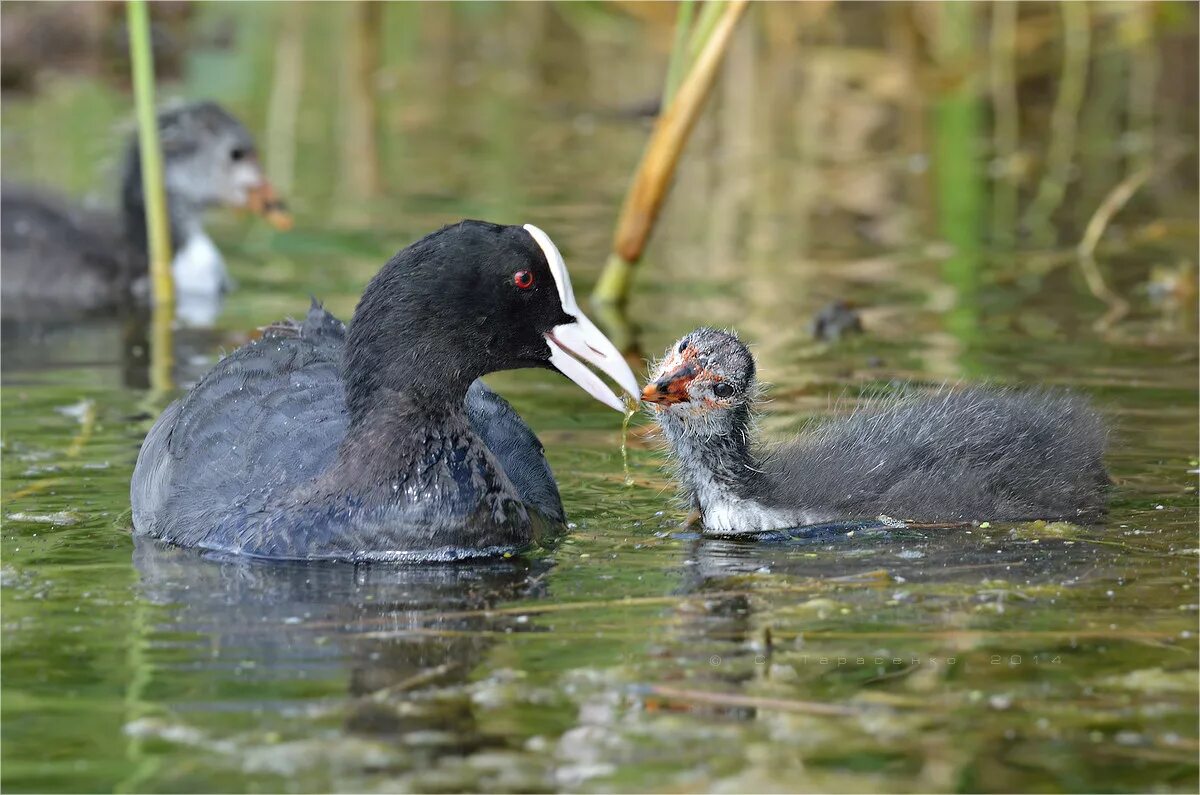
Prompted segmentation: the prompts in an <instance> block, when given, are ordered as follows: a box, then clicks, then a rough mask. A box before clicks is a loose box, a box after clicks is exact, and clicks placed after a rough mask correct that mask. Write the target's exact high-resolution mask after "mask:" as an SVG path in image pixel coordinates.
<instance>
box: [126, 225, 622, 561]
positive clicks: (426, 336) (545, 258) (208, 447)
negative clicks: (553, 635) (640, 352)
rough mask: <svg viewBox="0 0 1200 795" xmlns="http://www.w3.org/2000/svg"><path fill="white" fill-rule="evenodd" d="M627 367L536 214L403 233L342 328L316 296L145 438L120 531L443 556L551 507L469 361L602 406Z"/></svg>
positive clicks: (527, 449) (226, 544)
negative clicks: (561, 386) (404, 243)
mask: <svg viewBox="0 0 1200 795" xmlns="http://www.w3.org/2000/svg"><path fill="white" fill-rule="evenodd" d="M584 363H588V364H592V365H594V366H596V367H597V368H599V369H600V370H601V371H603V372H605V373H607V374H608V375H609V376H611V377H612V378H613V379H614V380H615V381H616V382H617V383H618V384H619V385H620V386H621V387H622V388H623V389H624V390H626V391H627V392H629V393H630V394H631V395H635V396H636V394H637V391H636V390H637V381H636V379H635V378H634V375H633V373H632V372H631V371H630V369H629V366H628V365H627V364H626V363H625V360H624V359H623V358H621V355H620V354H619V353H618V352H617V350H616V348H615V347H614V346H613V344H612V343H611V342H610V341H609V340H608V339H607V338H606V337H605V336H604V335H603V334H601V333H600V331H599V330H598V329H597V328H596V327H595V326H594V325H592V323H591V322H590V321H589V320H588V319H587V317H586V316H585V315H584V314H583V313H582V312H581V311H580V310H579V307H578V306H577V305H576V302H575V296H574V293H573V292H572V289H571V281H570V277H569V276H568V274H567V270H566V265H565V264H564V263H563V260H562V256H561V255H560V254H559V252H558V249H557V248H556V247H555V246H554V243H553V242H551V240H550V238H549V237H547V236H546V234H545V233H544V232H542V231H541V230H540V229H538V228H537V227H534V226H532V225H527V226H524V227H519V226H497V225H495V224H490V223H485V222H482V221H463V222H461V223H458V224H455V225H453V226H448V227H445V228H444V229H441V230H440V231H437V232H434V233H433V234H431V235H428V236H427V237H425V238H423V239H421V240H419V241H417V242H416V243H413V244H412V245H410V246H409V247H408V248H405V249H403V250H402V251H400V252H398V253H397V254H396V255H395V256H394V257H392V259H391V260H390V261H389V262H388V263H387V264H385V265H384V266H383V268H382V270H380V271H379V273H378V274H377V275H376V276H375V277H374V278H373V279H372V280H371V282H370V284H368V285H367V288H366V290H365V291H364V292H363V295H362V298H361V299H360V301H359V303H358V307H357V309H356V310H355V312H354V319H353V321H352V322H351V324H350V327H349V329H345V328H344V327H343V326H342V324H341V323H340V322H339V321H338V320H337V319H336V318H334V317H333V316H332V315H330V314H329V313H327V312H325V311H324V310H323V309H321V308H319V307H314V308H313V309H312V311H310V312H309V314H308V317H307V318H306V320H305V321H304V322H303V323H302V324H295V323H281V324H276V326H274V327H271V328H270V329H269V330H268V331H267V332H266V333H265V334H264V336H263V337H262V338H261V339H259V340H256V341H254V342H251V343H249V344H247V345H245V346H243V347H242V348H240V349H238V350H236V351H234V352H233V353H232V354H230V355H229V356H227V357H226V358H225V359H223V360H222V361H221V362H219V363H218V364H217V365H216V366H215V367H214V368H213V369H212V370H211V371H210V372H209V373H208V374H206V375H205V376H204V377H203V378H202V379H201V380H200V382H199V383H198V384H197V385H196V387H195V388H193V389H192V391H191V392H190V393H188V394H187V395H186V396H185V397H183V398H182V399H181V400H178V401H176V402H175V403H173V404H172V405H171V406H169V407H168V408H167V410H166V411H165V412H164V413H163V415H162V416H161V417H160V418H159V419H158V421H157V422H156V423H155V425H154V427H153V428H152V429H151V430H150V433H149V434H148V435H147V437H146V440H145V442H144V444H143V445H142V449H141V452H140V453H139V455H138V460H137V465H136V467H135V469H134V473H133V483H132V486H131V501H132V504H133V524H134V530H135V532H136V533H139V534H143V535H149V536H155V537H158V538H161V539H164V540H166V541H169V542H171V543H174V544H176V545H179V546H186V547H200V548H203V549H207V550H216V551H219V552H222V553H228V554H237V555H247V556H253V557H258V558H273V559H300V560H344V561H431V560H458V559H463V558H472V557H485V556H493V555H500V554H504V553H507V552H512V551H516V550H518V549H521V548H523V547H526V546H527V545H528V544H529V543H530V542H531V540H532V539H533V537H534V534H535V530H536V529H538V526H539V525H540V523H541V522H542V521H543V520H548V521H552V522H553V521H561V520H562V506H561V503H560V502H559V500H558V491H557V487H556V486H555V485H554V479H553V476H552V475H551V474H550V470H549V468H548V467H547V466H546V463H545V459H544V458H543V457H542V453H541V446H540V444H538V442H537V438H536V437H535V436H534V435H533V433H532V431H530V430H529V428H528V427H526V426H525V425H524V423H522V422H521V420H520V418H519V417H517V416H516V414H515V413H514V412H513V411H512V409H511V408H509V407H508V405H507V404H506V403H504V402H503V401H502V400H501V399H500V398H498V397H496V396H495V395H494V394H492V393H491V392H489V391H488V390H486V388H484V387H483V386H482V385H479V384H475V383H474V382H475V381H476V379H477V378H479V377H480V376H482V375H484V374H486V373H491V372H496V371H499V370H508V369H515V368H521V367H546V368H550V369H556V370H558V371H559V372H561V373H562V374H564V375H566V376H567V377H568V378H570V379H571V380H572V381H574V382H575V383H576V384H578V385H579V386H581V387H582V388H583V389H584V390H585V391H587V392H588V393H589V394H591V395H592V396H594V397H596V398H597V399H598V400H600V401H601V402H603V403H605V404H606V405H608V406H610V407H612V408H614V409H617V410H621V409H622V404H621V401H620V400H619V399H618V398H617V396H616V395H615V394H613V392H612V391H611V390H610V389H609V388H608V387H607V386H606V385H605V384H604V382H603V381H601V380H600V378H599V376H597V375H596V374H595V373H593V372H592V371H591V370H589V369H588V368H587V366H586V365H585V364H584Z"/></svg>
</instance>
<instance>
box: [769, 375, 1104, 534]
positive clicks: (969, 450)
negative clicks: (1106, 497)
mask: <svg viewBox="0 0 1200 795" xmlns="http://www.w3.org/2000/svg"><path fill="white" fill-rule="evenodd" d="M1106 435H1107V434H1106V429H1105V426H1104V424H1103V422H1102V421H1101V419H1100V417H1099V415H1098V414H1097V413H1096V412H1095V411H1094V410H1093V409H1092V408H1091V407H1090V406H1089V405H1088V403H1087V402H1086V401H1084V400H1082V399H1081V398H1078V397H1075V396H1071V395H1066V394H1062V393H1058V392H1052V391H1031V392H1017V391H1009V390H1003V389H986V388H975V389H964V390H943V391H941V392H938V393H937V394H934V395H931V396H926V397H920V398H906V397H899V398H892V399H888V400H885V401H877V402H874V403H868V404H867V405H866V406H864V407H863V408H860V409H858V410H857V411H855V412H854V413H853V414H852V415H850V416H849V417H846V418H843V419H838V420H832V421H829V422H827V423H824V424H822V425H819V426H817V427H816V428H814V429H813V430H811V431H810V432H809V433H807V434H805V435H804V436H803V437H801V438H800V439H799V440H797V441H796V442H794V443H792V444H789V445H784V446H781V447H778V448H774V449H773V450H771V452H770V453H769V454H768V455H767V457H766V462H765V463H766V467H765V469H766V472H765V478H764V481H763V483H764V484H765V485H764V489H765V490H766V492H767V493H766V495H764V496H765V497H766V498H768V499H770V500H771V501H778V502H779V503H781V504H784V505H790V506H803V507H806V508H810V509H812V510H814V511H815V512H817V513H819V514H828V515H830V516H833V517H835V518H845V517H851V516H875V515H879V514H886V515H889V516H893V517H896V518H901V519H913V520H920V521H953V522H957V521H970V520H999V519H1010V520H1017V519H1034V518H1043V519H1048V518H1078V517H1081V516H1086V515H1088V514H1092V513H1095V512H1097V511H1099V510H1101V509H1102V507H1103V493H1104V487H1105V485H1106V484H1107V482H1108V477H1107V474H1106V473H1105V469H1104V463H1103V455H1104V446H1105V439H1106Z"/></svg>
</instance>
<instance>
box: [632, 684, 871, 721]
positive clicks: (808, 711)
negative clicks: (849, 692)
mask: <svg viewBox="0 0 1200 795" xmlns="http://www.w3.org/2000/svg"><path fill="white" fill-rule="evenodd" d="M644 692H645V693H646V694H647V695H652V696H658V697H659V698H667V699H674V700H678V701H686V702H689V703H691V704H707V705H712V706H717V707H748V708H752V709H763V710H771V711H775V712H795V713H798V714H801V715H828V716H834V717H851V716H854V715H858V714H860V710H857V709H854V708H853V707H847V706H843V705H841V704H826V703H824V702H820V701H797V700H795V699H790V698H789V699H784V698H760V697H756V696H739V695H736V694H733V693H709V692H706V691H704V690H685V689H683V688H678V687H668V686H666V685H649V686H647V687H646V688H645V690H644Z"/></svg>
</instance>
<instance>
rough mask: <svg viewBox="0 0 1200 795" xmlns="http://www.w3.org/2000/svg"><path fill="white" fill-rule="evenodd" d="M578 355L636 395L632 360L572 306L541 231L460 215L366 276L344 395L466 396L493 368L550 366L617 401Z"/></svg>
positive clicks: (352, 401) (362, 398) (358, 401)
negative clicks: (382, 390) (383, 392)
mask: <svg viewBox="0 0 1200 795" xmlns="http://www.w3.org/2000/svg"><path fill="white" fill-rule="evenodd" d="M580 360H582V361H585V362H588V363H590V364H593V365H595V366H597V367H599V368H600V369H601V370H603V371H605V372H606V373H608V374H609V375H610V376H612V377H613V378H614V379H615V380H616V381H617V382H618V383H620V384H621V385H622V386H623V387H625V389H626V390H627V391H629V392H630V393H631V394H636V391H635V390H636V386H637V382H636V379H635V378H634V376H633V373H632V372H631V371H630V370H629V367H628V365H626V364H625V361H624V359H622V358H621V357H620V355H619V353H618V352H617V350H616V348H615V347H613V345H612V343H611V342H609V341H608V339H607V338H605V337H604V335H603V334H601V333H600V332H599V331H598V330H597V329H596V328H595V326H593V325H592V324H591V323H590V321H588V319H587V317H586V316H584V315H583V313H582V312H580V311H579V308H578V307H577V306H576V304H575V298H574V294H573V292H572V290H571V283H570V277H569V276H568V275H567V272H566V267H565V265H563V263H562V258H561V256H560V255H559V253H558V249H557V248H555V246H554V244H553V243H552V242H550V239H549V238H548V237H546V235H545V233H543V232H541V230H539V229H537V228H536V227H531V226H529V227H521V226H500V225H497V224H491V223H486V222H484V221H462V222H460V223H457V224H454V225H452V226H447V227H445V228H443V229H440V230H438V231H437V232H434V233H433V234H431V235H428V236H426V237H424V238H422V239H421V240H418V241H417V242H416V243H413V244H412V245H411V246H409V247H408V248H405V249H403V250H402V251H400V252H398V253H397V254H396V255H395V256H394V257H392V259H391V260H390V261H389V262H388V263H387V264H386V265H385V266H384V267H383V269H382V270H380V272H379V273H378V274H377V275H376V276H375V278H374V279H372V280H371V283H370V284H369V285H367V289H366V290H365V291H364V292H363V296H362V299H361V300H360V301H359V304H358V308H357V309H356V310H355V312H354V321H353V323H352V324H351V326H350V334H349V337H348V340H347V346H346V359H345V367H344V371H345V376H346V381H347V402H348V405H349V406H350V409H351V412H352V413H354V414H357V413H358V412H360V411H361V410H363V409H365V408H367V407H368V406H369V405H370V403H371V400H372V396H373V395H374V394H375V393H376V392H377V391H378V390H379V389H380V388H387V389H391V390H395V391H400V392H406V393H419V394H421V395H422V396H423V397H424V398H426V399H446V400H449V401H458V402H461V399H462V396H463V395H464V394H465V392H466V389H467V387H468V386H470V384H471V382H472V381H474V380H475V379H476V378H478V377H480V376H482V375H485V374H486V373H490V372H496V371H498V370H511V369H516V368H521V367H553V368H555V369H558V370H560V371H562V372H563V373H564V374H565V375H567V376H568V377H569V378H571V379H572V380H573V381H575V382H576V383H578V384H579V385H580V386H582V387H583V388H584V389H585V390H587V391H588V392H589V393H591V394H592V395H593V396H595V397H597V398H598V399H600V400H601V401H602V402H605V403H607V404H608V405H611V406H613V407H614V408H619V407H620V401H619V399H618V398H617V397H616V396H615V395H613V393H612V392H611V390H609V389H608V388H607V387H606V386H604V384H603V382H601V381H600V379H599V378H598V377H597V376H596V375H595V374H593V373H592V372H591V371H590V370H588V369H587V368H586V367H584V365H583V364H581V363H580Z"/></svg>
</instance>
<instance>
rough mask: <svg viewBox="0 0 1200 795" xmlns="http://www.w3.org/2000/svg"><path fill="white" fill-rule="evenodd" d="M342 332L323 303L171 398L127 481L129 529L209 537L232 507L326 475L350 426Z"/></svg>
mask: <svg viewBox="0 0 1200 795" xmlns="http://www.w3.org/2000/svg"><path fill="white" fill-rule="evenodd" d="M343 339H344V329H343V327H342V324H341V323H340V322H338V321H337V320H336V319H335V318H334V317H333V316H332V315H330V314H328V313H327V312H325V310H324V309H321V308H320V307H314V308H313V309H312V311H310V312H309V315H308V317H307V318H306V320H305V321H304V323H303V324H298V323H286V324H278V325H276V326H273V327H270V328H268V329H267V330H266V331H265V333H264V334H263V336H262V338H261V339H258V340H256V341H254V342H252V343H250V344H248V345H245V346H243V347H241V348H239V349H238V350H236V351H234V352H233V353H232V354H230V355H229V356H227V357H225V358H224V359H222V360H221V361H220V362H219V363H218V364H217V366H216V367H214V368H213V369H212V370H211V371H209V373H208V374H207V375H205V376H204V378H203V379H201V381H200V382H199V383H198V384H197V385H196V386H195V387H194V388H193V389H192V390H191V391H190V392H189V393H188V394H187V395H185V396H184V397H182V398H180V399H179V400H177V401H175V402H174V403H172V404H171V405H170V406H169V407H168V408H167V410H166V411H165V412H163V414H162V416H161V417H159V419H158V421H157V422H156V423H155V424H154V427H153V428H152V429H151V431H150V433H149V434H148V435H147V436H146V440H145V442H144V443H143V444H142V449H141V452H140V453H139V455H138V463H137V466H136V468H135V470H134V475H133V482H132V486H131V495H130V497H131V501H132V504H133V521H134V528H135V530H136V531H137V532H139V533H143V534H148V535H153V536H157V537H161V538H165V539H167V540H169V541H172V542H174V543H177V544H181V545H184V546H216V545H217V544H213V543H208V542H210V541H212V539H209V538H208V535H209V533H210V532H212V529H213V528H217V527H219V526H221V523H222V521H223V519H224V517H226V516H227V515H229V514H230V513H233V512H237V513H253V512H254V510H255V508H256V507H258V506H257V505H256V503H261V502H264V501H265V500H267V499H268V498H269V497H270V495H271V494H272V493H273V492H274V491H275V490H276V489H278V488H281V487H285V486H287V485H288V484H292V483H297V482H301V481H303V480H305V479H309V478H312V477H314V476H316V475H317V474H319V473H320V472H322V471H323V470H324V469H325V468H327V467H328V466H329V464H330V463H331V462H332V461H333V459H334V457H335V455H336V453H337V448H338V445H340V444H341V441H342V439H343V437H344V436H345V433H346V426H347V418H346V413H345V408H344V404H345V401H344V399H343V397H342V381H341V377H340V374H339V365H340V361H341V350H342V343H343Z"/></svg>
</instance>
